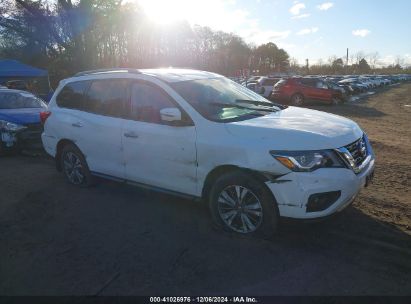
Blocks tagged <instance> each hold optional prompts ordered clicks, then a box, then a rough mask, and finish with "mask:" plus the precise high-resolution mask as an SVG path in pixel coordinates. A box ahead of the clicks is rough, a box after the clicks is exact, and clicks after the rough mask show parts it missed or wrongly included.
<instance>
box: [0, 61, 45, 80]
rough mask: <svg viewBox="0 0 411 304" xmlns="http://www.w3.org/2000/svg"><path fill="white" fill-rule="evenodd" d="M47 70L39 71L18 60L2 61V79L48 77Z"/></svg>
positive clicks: (0, 70)
mask: <svg viewBox="0 0 411 304" xmlns="http://www.w3.org/2000/svg"><path fill="white" fill-rule="evenodd" d="M47 76H48V72H47V71H46V70H42V69H38V68H35V67H32V66H29V65H27V64H24V63H21V62H19V61H17V60H11V59H5V60H0V77H1V78H6V77H7V78H10V77H47Z"/></svg>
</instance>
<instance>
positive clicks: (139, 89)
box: [130, 83, 176, 124]
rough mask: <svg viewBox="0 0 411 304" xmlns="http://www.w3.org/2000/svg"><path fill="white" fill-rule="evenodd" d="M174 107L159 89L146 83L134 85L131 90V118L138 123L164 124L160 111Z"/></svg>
mask: <svg viewBox="0 0 411 304" xmlns="http://www.w3.org/2000/svg"><path fill="white" fill-rule="evenodd" d="M175 107H176V105H175V104H174V102H173V101H172V100H171V98H170V97H169V96H167V95H166V94H165V93H164V92H163V91H162V90H161V89H160V88H158V87H156V86H153V85H149V84H146V83H134V84H133V85H132V88H131V109H130V110H131V111H130V112H131V113H130V114H131V118H132V119H134V120H138V121H144V122H151V123H157V124H164V122H162V120H161V116H160V110H161V109H164V108H175Z"/></svg>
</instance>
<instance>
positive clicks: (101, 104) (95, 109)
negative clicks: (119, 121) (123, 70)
mask: <svg viewBox="0 0 411 304" xmlns="http://www.w3.org/2000/svg"><path fill="white" fill-rule="evenodd" d="M128 83H129V81H128V80H127V79H102V80H94V81H93V82H92V83H91V85H90V88H89V90H88V92H87V94H86V96H85V101H84V110H85V111H87V112H91V113H95V114H100V115H105V116H113V117H121V116H123V115H124V108H125V103H126V98H127V97H126V96H127V85H128Z"/></svg>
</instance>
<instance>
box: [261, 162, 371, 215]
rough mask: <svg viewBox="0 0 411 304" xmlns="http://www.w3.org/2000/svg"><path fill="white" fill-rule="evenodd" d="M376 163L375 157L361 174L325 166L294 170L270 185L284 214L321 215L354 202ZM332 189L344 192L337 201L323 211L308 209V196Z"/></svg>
mask: <svg viewBox="0 0 411 304" xmlns="http://www.w3.org/2000/svg"><path fill="white" fill-rule="evenodd" d="M374 166H375V159H374V157H373V158H372V159H371V161H370V162H369V163H368V165H367V166H366V167H365V168H363V170H362V171H361V172H360V173H358V174H355V173H354V172H353V171H352V170H351V169H345V168H323V169H318V170H315V171H313V172H290V173H289V174H286V175H284V176H282V177H280V178H277V179H275V180H272V181H267V182H266V184H267V186H268V188H269V189H270V190H271V192H272V193H273V195H274V197H275V199H276V201H277V204H278V209H279V213H280V216H282V217H290V218H297V219H314V218H321V217H326V216H329V215H331V214H334V213H337V212H339V211H342V210H343V209H344V208H345V207H347V206H348V205H350V204H351V203H352V202H353V201H354V199H355V197H356V196H357V194H358V192H359V191H360V190H361V189H362V188H363V187H364V186H365V185H366V183H367V176H369V175H370V174H372V172H373V170H374ZM331 191H341V195H340V197H339V198H338V199H337V200H336V201H335V202H334V203H333V204H331V205H330V206H329V207H328V208H326V209H325V210H322V211H314V212H307V203H308V199H309V197H310V196H311V195H312V194H316V193H323V192H331Z"/></svg>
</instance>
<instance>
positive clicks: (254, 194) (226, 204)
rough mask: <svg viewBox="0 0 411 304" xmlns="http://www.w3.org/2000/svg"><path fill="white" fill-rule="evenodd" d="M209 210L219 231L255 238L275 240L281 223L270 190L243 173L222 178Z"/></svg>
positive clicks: (215, 189) (211, 195)
mask: <svg viewBox="0 0 411 304" xmlns="http://www.w3.org/2000/svg"><path fill="white" fill-rule="evenodd" d="M209 207H210V212H211V215H212V218H213V221H214V223H215V225H216V226H217V228H220V229H223V230H226V231H229V232H235V233H239V234H242V235H247V236H252V237H262V238H269V237H271V236H272V235H273V234H274V233H275V231H276V227H277V223H278V208H277V204H276V202H275V200H274V198H273V196H272V194H271V192H270V191H269V190H268V189H267V187H266V186H265V185H264V184H263V183H262V182H260V181H258V180H256V179H255V178H253V177H251V176H249V175H247V174H245V173H244V172H241V171H233V172H230V173H227V174H225V175H223V176H221V177H220V178H218V179H217V180H216V182H215V184H214V186H213V188H212V189H211V193H210V197H209Z"/></svg>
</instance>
